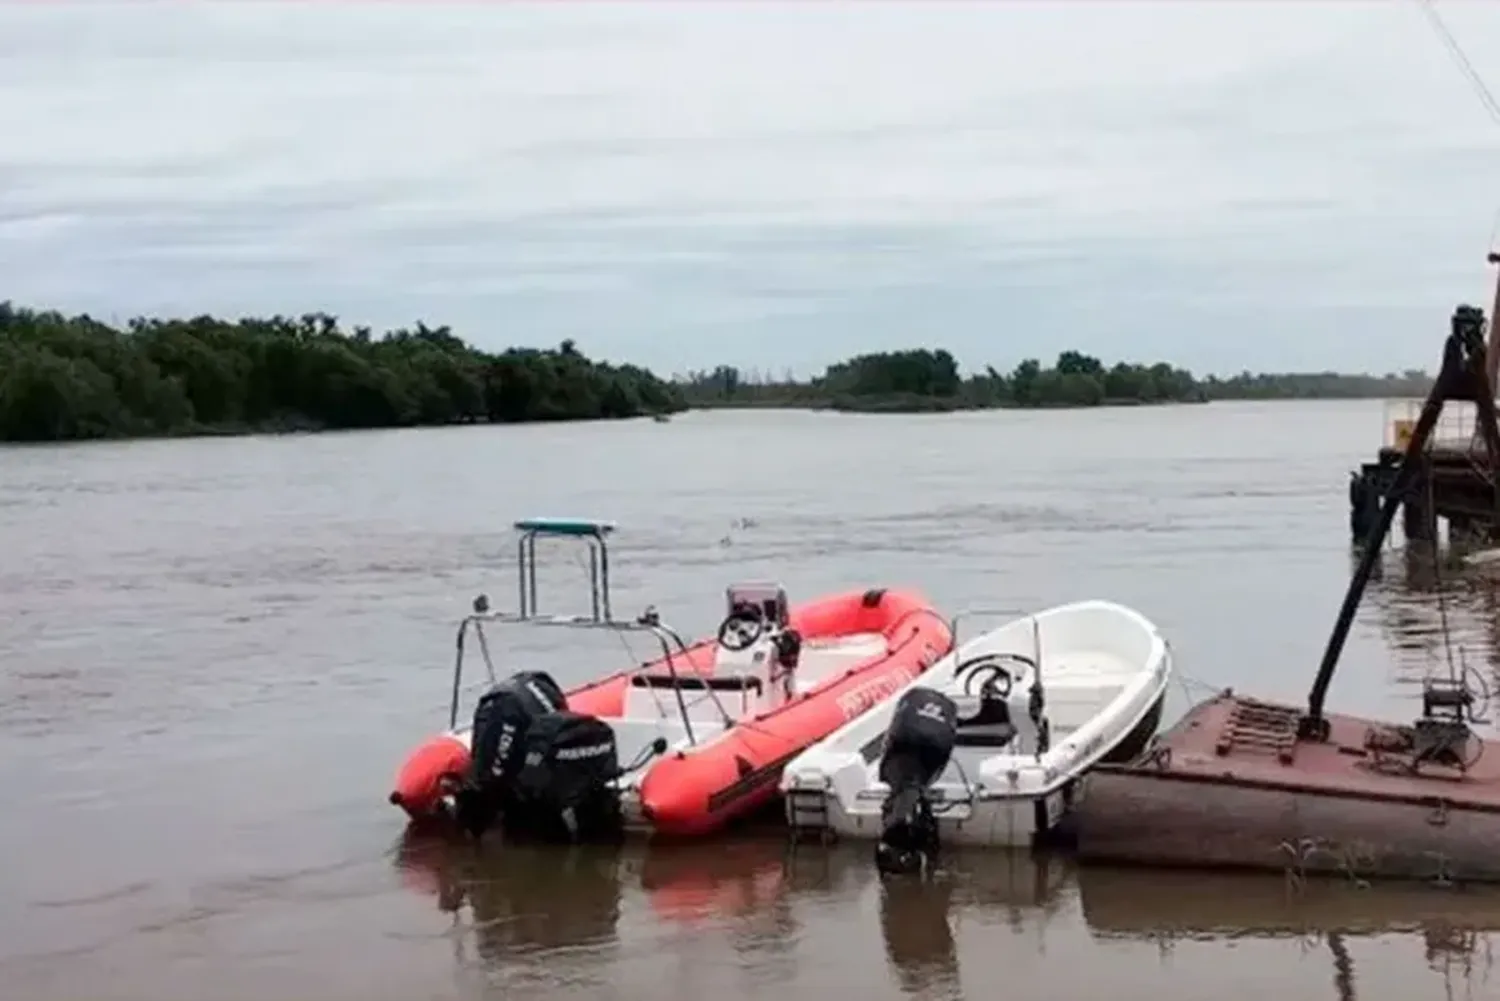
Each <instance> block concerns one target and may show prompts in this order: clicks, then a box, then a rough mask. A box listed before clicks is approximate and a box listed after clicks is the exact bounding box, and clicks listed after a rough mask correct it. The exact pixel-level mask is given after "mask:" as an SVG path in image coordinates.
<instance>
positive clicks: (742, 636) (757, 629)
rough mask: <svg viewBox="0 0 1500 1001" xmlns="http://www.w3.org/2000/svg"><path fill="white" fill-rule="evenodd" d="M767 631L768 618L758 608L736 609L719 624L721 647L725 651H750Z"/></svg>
mask: <svg viewBox="0 0 1500 1001" xmlns="http://www.w3.org/2000/svg"><path fill="white" fill-rule="evenodd" d="M765 631H766V617H765V616H764V615H761V614H760V610H759V609H758V608H748V609H736V610H735V611H733V612H730V613H729V617H728V618H726V619H725V620H724V621H723V622H721V623H719V646H721V647H723V648H724V649H725V650H734V651H736V652H738V651H740V650H748V649H750V647H752V646H754V645H755V641H756V640H758V639H760V638H761V636H762V635H764V633H765Z"/></svg>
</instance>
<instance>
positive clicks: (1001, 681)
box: [953, 653, 1036, 699]
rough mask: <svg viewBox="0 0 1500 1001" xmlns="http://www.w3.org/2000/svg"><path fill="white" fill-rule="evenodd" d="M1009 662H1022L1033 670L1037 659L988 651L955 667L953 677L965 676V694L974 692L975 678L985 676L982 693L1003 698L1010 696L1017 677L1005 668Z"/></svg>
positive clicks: (981, 687) (981, 688)
mask: <svg viewBox="0 0 1500 1001" xmlns="http://www.w3.org/2000/svg"><path fill="white" fill-rule="evenodd" d="M1007 663H1012V664H1021V665H1024V666H1025V667H1029V668H1031V669H1032V670H1033V671H1035V670H1036V661H1034V660H1032V659H1031V658H1030V657H1024V656H1022V655H1021V654H1018V653H986V654H980V655H979V656H978V657H974V658H972V659H970V660H966V661H964V662H963V663H962V664H960V665H958V667H956V668H954V669H953V677H954V679H955V680H957V679H958V678H963V682H964V683H963V691H964V694H965V695H973V694H974V679H975V678H984V679H985V681H984V684H982V685H981V686H980V691H981V692H982V693H984V694H986V695H996V696H998V697H1000V698H1002V699H1003V698H1008V697H1009V696H1010V690H1011V688H1013V687H1014V686H1015V682H1016V679H1015V677H1014V676H1013V675H1012V674H1011V673H1010V672H1009V671H1008V670H1006V669H1005V665H1006V664H1007Z"/></svg>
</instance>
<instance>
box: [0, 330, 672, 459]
mask: <svg viewBox="0 0 1500 1001" xmlns="http://www.w3.org/2000/svg"><path fill="white" fill-rule="evenodd" d="M682 408H683V400H682V393H681V390H680V389H679V388H678V387H677V386H674V385H673V384H671V383H669V382H666V381H664V380H662V379H659V378H657V377H656V376H655V375H653V374H652V373H650V372H648V371H645V370H644V369H640V368H637V367H635V366H633V365H620V366H615V365H607V364H604V363H602V362H596V361H591V360H590V359H588V358H585V357H584V356H583V355H581V354H579V353H578V351H577V350H576V349H575V348H574V346H573V344H572V342H571V341H568V342H564V343H563V344H562V345H561V346H560V347H559V348H557V349H555V350H550V351H539V350H532V349H519V348H517V349H511V350H509V351H505V352H503V353H501V354H493V355H492V354H486V353H484V352H482V351H478V350H476V349H474V348H471V347H469V346H468V345H467V344H465V343H464V342H463V341H461V340H459V339H458V338H457V337H454V336H453V334H452V333H450V332H449V330H448V328H447V327H437V328H429V327H426V326H424V325H422V324H418V325H417V326H416V328H415V329H412V330H396V331H392V332H391V333H388V334H386V335H385V336H384V337H380V338H375V337H373V336H372V335H371V332H370V331H369V330H368V329H366V328H363V327H355V328H354V329H353V330H349V331H345V330H341V329H340V328H339V325H338V322H337V321H336V320H335V319H334V318H333V317H331V316H326V315H323V314H321V313H314V314H309V315H307V316H303V317H301V318H299V319H288V318H286V317H280V316H278V317H272V318H271V319H267V320H240V321H238V322H235V323H228V322H225V321H223V320H216V319H213V318H212V317H207V316H201V317H197V318H195V319H191V320H165V321H163V320H132V321H130V324H129V327H128V328H127V329H126V330H116V329H114V328H113V327H110V326H107V325H106V324H103V323H100V322H99V321H97V320H93V319H90V318H89V317H87V316H77V317H65V316H62V315H61V314H58V313H39V312H33V311H31V310H25V309H18V308H15V307H14V306H12V305H11V304H9V303H5V302H0V440H8V441H63V440H70V439H80V438H105V437H128V436H136V435H164V434H204V433H215V432H218V433H234V432H243V431H256V430H319V429H325V428H388V427H407V426H412V425H418V424H427V425H431V424H458V423H466V422H481V421H494V422H502V423H519V422H525V421H546V420H591V419H601V418H618V417H639V416H642V415H644V414H658V413H669V412H673V411H677V410H681V409H682Z"/></svg>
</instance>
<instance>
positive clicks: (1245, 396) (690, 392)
mask: <svg viewBox="0 0 1500 1001" xmlns="http://www.w3.org/2000/svg"><path fill="white" fill-rule="evenodd" d="M677 381H678V383H679V385H680V386H681V387H682V392H683V396H684V398H685V399H686V401H687V403H688V405H689V406H695V407H777V406H794V407H814V408H828V409H834V410H857V411H882V410H884V411H918V410H964V409H984V408H993V407H1028V408H1037V407H1095V406H1106V405H1114V406H1123V405H1132V404H1157V403H1202V402H1207V401H1209V400H1276V399H1361V398H1382V397H1403V396H1423V395H1425V394H1426V393H1427V391H1428V389H1429V388H1430V386H1431V384H1432V379H1431V377H1430V376H1428V375H1427V374H1425V373H1423V372H1420V371H1408V372H1405V373H1402V374H1400V375H1397V374H1390V375H1384V376H1372V375H1342V374H1339V373H1335V372H1318V373H1284V374H1259V375H1252V374H1251V373H1249V372H1243V373H1241V374H1240V375H1236V376H1232V377H1229V378H1221V377H1218V376H1209V377H1207V378H1203V379H1199V378H1197V377H1195V376H1194V375H1193V373H1191V372H1189V371H1186V370H1184V369H1180V368H1177V367H1175V366H1173V365H1169V364H1167V363H1165V362H1157V363H1155V364H1151V365H1143V364H1136V363H1131V362H1117V363H1115V364H1114V365H1110V366H1106V365H1105V364H1104V362H1102V361H1100V360H1099V359H1098V358H1095V357H1092V356H1091V355H1087V354H1084V353H1082V352H1080V351H1064V352H1062V353H1061V354H1060V355H1058V356H1057V360H1056V361H1055V362H1054V363H1053V364H1052V365H1051V367H1045V368H1044V367H1043V366H1042V363H1041V361H1040V360H1038V359H1035V358H1028V359H1026V360H1024V361H1022V362H1021V363H1020V364H1019V365H1017V366H1016V367H1015V368H1014V369H1012V370H1011V371H1010V372H1008V373H1002V372H999V371H997V370H996V369H995V368H994V367H991V366H987V367H986V368H985V370H984V371H983V372H981V373H975V374H971V375H969V376H967V377H966V376H963V375H962V374H961V373H960V372H959V368H958V362H957V360H956V359H955V358H954V357H953V355H952V354H950V353H949V352H947V351H945V350H942V349H938V350H927V349H920V350H912V351H888V352H882V353H879V354H865V355H859V356H857V357H854V358H850V359H849V360H847V361H843V362H839V363H838V364H836V365H830V366H829V367H828V368H827V369H826V370H825V371H824V373H823V374H822V375H821V376H817V377H815V378H813V379H810V380H806V381H798V380H796V379H793V378H791V377H790V376H783V377H782V378H780V379H773V378H770V377H768V376H766V375H763V374H761V373H749V374H746V373H743V372H741V371H740V370H739V369H737V368H734V367H732V366H728V365H721V366H719V367H718V368H716V369H714V370H713V371H710V372H694V373H690V374H689V375H687V376H683V377H680V378H679V379H678V380H677Z"/></svg>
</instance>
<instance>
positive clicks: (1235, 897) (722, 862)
mask: <svg viewBox="0 0 1500 1001" xmlns="http://www.w3.org/2000/svg"><path fill="white" fill-rule="evenodd" d="M395 865H396V868H397V871H398V872H399V874H400V878H401V882H402V884H403V886H405V887H406V888H407V889H408V890H410V891H414V892H415V893H417V894H418V895H420V896H421V897H424V898H426V899H428V900H429V901H430V902H431V903H432V904H433V905H434V906H435V907H436V908H437V909H438V910H439V911H441V912H443V913H445V914H451V915H452V916H453V920H454V924H453V932H452V935H451V938H452V949H453V959H454V963H455V966H456V968H457V969H458V971H459V973H460V979H461V981H463V982H465V983H467V982H468V977H469V976H470V975H473V974H476V973H477V974H479V976H480V980H479V981H478V983H479V986H478V987H474V986H473V985H471V986H470V987H469V988H466V989H465V990H464V991H462V992H461V994H462V996H474V997H478V996H485V997H490V996H500V995H498V994H496V993H495V992H496V991H497V990H498V991H501V992H504V996H507V997H512V996H517V995H518V992H519V994H523V995H529V994H531V993H532V991H534V992H535V996H538V997H540V996H543V995H545V994H548V992H555V991H556V990H557V989H558V986H559V985H572V986H578V987H585V986H593V987H597V988H601V989H602V988H603V987H604V986H605V985H608V984H609V983H610V982H611V981H612V980H613V979H614V978H616V977H617V976H618V971H621V970H628V969H629V968H630V966H631V962H632V959H631V955H630V953H632V952H633V951H639V950H640V949H641V948H642V944H643V943H641V942H636V943H634V944H632V943H631V942H630V941H628V940H629V939H630V938H631V935H632V934H633V933H632V932H630V931H629V930H628V929H629V927H630V926H634V927H635V928H636V932H635V933H634V934H639V928H640V926H641V919H642V918H645V917H649V918H650V920H651V922H652V923H653V924H655V925H657V926H659V927H660V928H662V929H666V932H665V935H664V937H658V938H657V939H656V942H658V943H662V942H679V943H681V942H687V943H689V945H688V947H687V948H688V950H689V951H690V952H691V953H693V954H695V955H696V959H697V961H698V966H697V968H696V970H695V971H694V972H693V973H692V974H691V977H692V979H694V980H696V981H697V982H698V983H700V984H702V986H703V988H711V986H712V985H713V984H714V983H715V982H716V980H715V978H716V977H719V976H722V974H719V973H716V972H715V970H716V967H718V966H722V965H724V963H725V962H726V960H725V959H724V958H723V957H725V956H729V957H733V959H732V963H733V965H735V966H736V967H738V968H739V969H740V970H741V972H742V973H743V974H745V975H746V976H747V977H748V978H749V980H750V981H751V982H753V983H783V984H794V985H795V984H797V983H805V982H806V981H808V980H809V977H808V964H809V963H814V964H818V963H820V962H821V963H824V964H826V963H828V962H829V961H830V960H831V959H832V958H833V957H830V956H827V955H824V956H821V957H819V956H817V955H815V953H816V950H817V949H818V947H819V943H821V942H824V941H826V940H827V936H828V934H829V932H830V931H831V930H835V929H840V928H841V929H849V928H852V929H854V931H855V934H854V935H853V936H840V938H841V940H842V941H844V942H846V943H848V946H847V947H846V953H845V954H843V955H840V956H839V957H837V958H838V962H837V963H835V964H834V972H835V973H837V974H838V976H836V977H834V979H835V980H838V979H841V978H843V979H847V978H849V977H851V976H863V977H865V978H866V979H867V980H869V983H870V986H871V988H872V993H873V996H891V997H917V998H923V999H938V998H960V997H966V996H976V995H977V994H979V993H980V992H982V991H983V990H985V988H986V985H992V984H995V983H999V982H1005V983H1007V984H1008V985H1009V995H1010V996H1016V997H1037V998H1043V997H1050V996H1073V994H1072V993H1071V992H1070V991H1069V990H1068V989H1067V988H1066V987H1065V985H1066V984H1067V983H1069V982H1071V981H1072V980H1073V979H1074V978H1076V977H1079V976H1080V974H1079V973H1078V971H1077V970H1076V969H1074V965H1075V962H1074V959H1073V958H1072V957H1079V958H1077V959H1076V962H1077V963H1087V962H1089V961H1090V960H1088V959H1087V958H1084V957H1085V956H1086V951H1087V950H1088V949H1090V948H1091V946H1090V944H1089V943H1091V942H1092V943H1094V945H1093V946H1092V948H1093V949H1094V950H1095V951H1097V949H1098V948H1099V946H1101V945H1102V946H1106V947H1108V949H1109V950H1110V951H1111V952H1112V953H1114V955H1113V957H1112V959H1111V962H1113V963H1115V964H1116V966H1117V967H1118V969H1119V970H1120V971H1121V975H1122V980H1121V983H1120V984H1119V985H1118V986H1119V988H1120V989H1121V993H1122V996H1134V995H1131V994H1130V990H1129V988H1130V985H1131V984H1133V983H1134V984H1139V985H1141V986H1145V985H1148V984H1153V985H1154V986H1152V987H1151V989H1150V991H1149V993H1148V994H1147V993H1143V994H1141V995H1140V996H1142V997H1145V996H1150V997H1155V998H1174V997H1182V998H1184V999H1187V998H1196V997H1201V996H1202V991H1203V989H1206V988H1205V986H1204V985H1208V984H1213V983H1216V982H1227V980H1233V978H1234V977H1235V976H1241V975H1243V976H1247V977H1256V976H1263V975H1264V974H1265V973H1266V971H1267V970H1269V969H1274V968H1276V966H1275V964H1276V963H1278V962H1279V963H1281V964H1282V967H1281V968H1283V969H1285V968H1287V964H1293V963H1294V964H1295V965H1296V966H1297V967H1298V976H1297V983H1299V984H1304V985H1305V984H1306V983H1307V981H1308V977H1307V976H1306V974H1309V973H1312V972H1314V971H1316V970H1317V969H1318V968H1321V970H1322V972H1321V974H1319V975H1318V977H1317V978H1315V979H1317V980H1321V982H1322V983H1323V984H1324V985H1325V986H1324V988H1323V989H1321V990H1316V991H1314V990H1307V989H1305V988H1304V989H1301V990H1300V991H1299V993H1298V994H1297V995H1296V996H1297V997H1308V998H1314V997H1316V998H1329V999H1338V1001H1352V999H1355V998H1360V999H1365V1001H1376V999H1379V998H1386V997H1390V998H1396V997H1443V998H1481V997H1485V996H1487V993H1488V991H1489V990H1490V989H1491V987H1492V986H1493V966H1494V957H1493V941H1492V937H1493V935H1494V933H1496V932H1497V931H1500V891H1493V892H1491V891H1481V890H1474V889H1469V890H1465V891H1453V890H1436V889H1432V888H1429V887H1420V886H1409V885H1377V886H1373V887H1372V886H1363V885H1356V884H1354V883H1352V882H1348V881H1340V880H1327V881H1313V882H1310V883H1308V884H1306V885H1304V886H1302V887H1300V888H1295V889H1294V888H1291V887H1289V886H1288V884H1287V883H1286V882H1285V881H1284V880H1282V879H1280V878H1279V877H1268V876H1263V875H1258V874H1252V875H1219V876H1214V875H1205V874H1202V873H1181V872H1162V873H1154V872H1151V873H1148V872H1141V871H1139V870H1132V869H1125V870H1116V869H1109V868H1083V869H1079V868H1076V867H1075V866H1073V865H1072V864H1071V863H1070V862H1068V861H1067V860H1065V859H1061V858H1057V857H1048V856H1038V857H1032V856H1029V855H1027V854H1025V853H1017V852H973V853H959V854H955V855H953V856H950V857H949V858H948V859H947V860H946V862H945V864H944V866H943V867H942V870H941V871H940V872H939V873H937V874H935V875H934V876H933V877H931V878H929V879H926V880H922V879H918V878H899V877H898V878H885V879H883V878H881V877H880V876H878V875H877V874H876V873H875V871H874V869H873V866H872V865H871V864H870V861H869V853H868V851H865V850H862V847H861V846H854V845H846V846H833V847H831V848H827V849H824V848H821V847H817V848H809V847H807V846H798V847H793V846H791V845H789V844H787V842H786V841H785V840H784V839H783V838H782V837H780V836H779V835H778V832H775V831H765V832H755V833H752V834H751V835H750V836H748V837H743V838H738V839H735V840H726V841H714V842H709V843H703V844H697V845H688V846H676V847H674V848H672V849H668V850H662V849H660V848H657V849H652V848H650V847H648V846H646V845H643V844H632V845H627V846H625V847H623V848H618V849H615V848H611V849H594V848H577V849H545V848H530V847H516V848H511V847H505V848H501V847H499V846H498V845H487V846H485V847H484V848H482V849H481V848H476V847H475V846H473V845H471V844H469V843H467V842H464V841H463V840H461V839H458V838H450V837H447V836H444V835H440V834H435V833H428V834H414V833H408V834H407V835H406V836H404V837H403V838H402V840H401V842H400V844H399V846H398V848H397V851H396V853H395ZM872 904H873V910H874V912H875V920H874V922H873V927H871V928H870V929H869V932H870V934H871V935H872V936H875V937H876V938H878V943H879V946H880V948H881V951H883V954H884V963H883V964H879V965H880V966H881V967H883V968H882V969H879V970H877V969H876V967H872V966H871V965H870V964H868V963H862V962H861V960H860V958H859V952H858V949H857V947H856V943H857V942H858V938H859V929H860V928H861V926H862V922H861V921H860V919H859V915H860V914H861V913H862V912H865V909H866V908H867V907H869V906H870V905H872ZM1080 929H1081V930H1083V932H1084V935H1085V937H1084V938H1082V939H1080V938H1079V937H1078V934H1077V933H1078V931H1079V930H1080ZM1049 935H1050V936H1052V938H1053V939H1054V941H1055V942H1056V944H1058V945H1060V946H1061V948H1060V949H1058V950H1056V952H1057V955H1058V956H1060V957H1061V960H1062V965H1059V964H1057V963H1054V964H1051V965H1047V966H1037V965H1036V963H1037V957H1045V956H1046V954H1047V952H1048V937H1049ZM1403 943H1411V944H1412V945H1413V946H1415V947H1417V948H1418V949H1419V950H1420V951H1419V955H1420V956H1421V957H1422V960H1423V964H1422V966H1423V973H1422V975H1421V977H1420V978H1419V979H1410V978H1409V977H1408V978H1407V979H1406V980H1404V981H1397V982H1387V980H1386V979H1385V977H1386V975H1387V974H1388V972H1389V970H1390V968H1391V958H1392V956H1393V955H1394V950H1395V949H1398V948H1400V947H1401V946H1402V944H1403ZM1223 945H1238V946H1240V947H1246V946H1252V945H1253V946H1255V947H1256V949H1257V953H1256V955H1255V957H1253V958H1252V960H1251V962H1250V963H1249V964H1246V965H1245V967H1244V969H1243V970H1241V971H1239V972H1238V973H1236V971H1235V969H1234V967H1235V966H1236V964H1235V963H1234V962H1233V961H1232V960H1228V959H1226V958H1225V956H1226V954H1224V953H1222V952H1221V951H1219V948H1218V947H1220V946H1223ZM1122 947H1124V948H1125V949H1126V950H1127V951H1126V952H1125V953H1123V954H1122V953H1120V949H1121V948H1122ZM676 948H677V946H675V945H667V946H666V947H665V948H664V949H662V950H661V951H662V955H663V958H665V956H667V955H670V954H672V953H673V951H674V950H675V949H676ZM851 950H852V951H851ZM1141 950H1144V951H1141ZM1287 950H1290V951H1287ZM647 951H648V952H649V951H650V950H649V948H648V950H647ZM1125 956H1129V957H1131V959H1132V962H1128V963H1127V962H1122V959H1123V957H1125ZM1276 956H1279V957H1281V958H1280V959H1279V960H1277V959H1274V958H1273V957H1276ZM1148 957H1149V958H1148ZM1262 957H1264V958H1262ZM637 958H638V957H637ZM872 958H873V957H872ZM1098 958H1099V957H1096V960H1097V959H1098ZM1142 960H1146V962H1144V963H1142V962H1141V961H1142ZM1265 963H1270V964H1272V965H1271V966H1265V965H1263V964H1265ZM1309 964H1310V966H1309ZM1132 966H1134V967H1135V969H1132ZM678 970H679V973H680V974H681V975H682V976H688V974H687V973H684V972H682V971H683V967H682V966H681V965H679V966H678ZM854 971H859V973H858V974H856V973H855V972H854ZM1041 971H1045V972H1044V973H1042V972H1041ZM1153 971H1155V973H1154V974H1153ZM1039 973H1041V975H1039ZM1169 975H1170V976H1169ZM997 978H999V979H997ZM1162 978H1165V979H1162ZM1226 978H1227V980H1226ZM1158 981H1159V982H1158ZM1080 982H1081V983H1086V982H1088V978H1087V977H1083V978H1082V980H1081V981H1080ZM1174 983H1176V984H1178V987H1177V988H1176V989H1173V988H1172V986H1171V985H1172V984H1174ZM1049 985H1051V986H1049ZM1195 985H1196V986H1195ZM618 986H619V985H618V984H616V987H618ZM1096 986H1097V982H1096ZM658 987H660V985H658ZM527 988H531V989H532V990H531V991H528V990H527ZM698 989H699V988H695V990H698ZM1053 989H1056V990H1057V992H1058V993H1057V994H1056V995H1053V993H1052V990H1053ZM700 992H701V991H700ZM1403 992H1404V993H1403ZM652 993H653V994H654V995H656V996H667V997H676V996H686V992H685V990H684V989H683V988H682V986H681V985H679V986H678V987H675V988H674V987H672V986H670V985H669V986H667V987H665V988H660V989H658V990H655V991H653V992H652ZM791 993H792V996H797V997H814V996H820V995H819V994H818V993H817V992H816V991H809V990H802V991H796V990H794V991H792V992H791ZM624 994H625V995H628V996H637V995H634V994H632V993H630V992H629V991H625V992H624Z"/></svg>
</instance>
